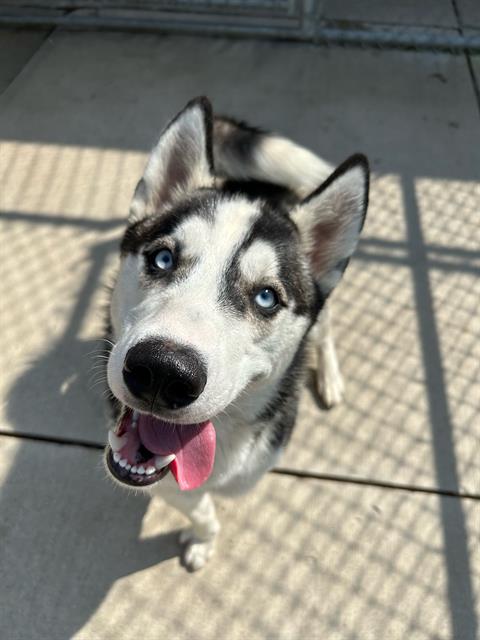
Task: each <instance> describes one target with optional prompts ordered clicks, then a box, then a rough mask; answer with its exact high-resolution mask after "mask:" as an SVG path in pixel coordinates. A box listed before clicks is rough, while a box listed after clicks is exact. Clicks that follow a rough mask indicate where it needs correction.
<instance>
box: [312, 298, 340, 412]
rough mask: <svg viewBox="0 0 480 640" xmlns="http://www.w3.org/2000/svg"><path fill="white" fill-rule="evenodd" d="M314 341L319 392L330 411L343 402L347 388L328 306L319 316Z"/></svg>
mask: <svg viewBox="0 0 480 640" xmlns="http://www.w3.org/2000/svg"><path fill="white" fill-rule="evenodd" d="M315 334H316V335H315ZM313 339H314V342H315V351H316V356H317V372H316V377H317V391H318V394H319V396H320V398H321V400H322V402H323V404H324V405H325V406H326V407H327V408H328V409H330V408H331V407H334V406H335V405H337V404H338V403H339V402H341V400H342V398H343V394H344V391H345V386H344V383H343V378H342V374H341V373H340V366H339V364H338V359H337V352H336V350H335V342H334V340H333V333H332V328H331V312H330V309H329V307H328V306H327V305H326V306H325V307H324V309H323V310H322V312H321V314H320V316H319V319H318V322H317V325H316V326H315V329H314V338H313Z"/></svg>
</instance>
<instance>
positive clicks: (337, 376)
mask: <svg viewBox="0 0 480 640" xmlns="http://www.w3.org/2000/svg"><path fill="white" fill-rule="evenodd" d="M317 392H318V395H319V396H320V400H321V401H322V404H323V405H324V406H325V408H327V409H331V408H332V407H335V406H336V405H337V404H340V402H341V401H342V399H343V395H344V393H345V384H344V382H343V378H342V374H341V373H340V371H339V370H338V369H337V368H333V369H332V370H330V371H328V372H318V373H317Z"/></svg>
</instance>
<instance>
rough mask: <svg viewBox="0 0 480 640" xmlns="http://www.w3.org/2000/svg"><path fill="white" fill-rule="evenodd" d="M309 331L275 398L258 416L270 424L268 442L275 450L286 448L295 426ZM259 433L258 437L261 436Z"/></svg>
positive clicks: (260, 419) (259, 419)
mask: <svg viewBox="0 0 480 640" xmlns="http://www.w3.org/2000/svg"><path fill="white" fill-rule="evenodd" d="M307 335H308V331H307V333H306V334H305V335H304V337H303V338H302V341H301V342H300V345H299V347H298V349H297V352H296V353H295V355H294V357H293V360H292V362H291V364H290V366H289V367H288V369H287V371H286V372H285V374H284V376H283V378H282V379H281V381H280V384H279V386H278V388H277V391H276V393H275V394H274V396H273V398H271V400H270V401H269V403H268V404H267V406H266V407H264V408H263V410H262V411H261V413H260V414H259V415H258V416H257V418H256V419H257V420H258V421H266V422H269V423H270V424H269V426H268V427H267V429H268V440H269V443H270V445H271V447H272V448H273V449H278V448H279V447H285V446H286V445H287V444H288V441H289V440H290V436H291V434H292V431H293V427H294V426H295V420H296V417H297V409H298V401H299V395H300V389H301V386H302V383H303V372H304V370H305V359H306V358H305V347H306V339H307ZM260 433H261V432H259V433H258V436H260Z"/></svg>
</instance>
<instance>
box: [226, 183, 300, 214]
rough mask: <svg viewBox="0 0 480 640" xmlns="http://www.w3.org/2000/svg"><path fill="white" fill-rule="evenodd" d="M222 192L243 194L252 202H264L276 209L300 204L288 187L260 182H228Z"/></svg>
mask: <svg viewBox="0 0 480 640" xmlns="http://www.w3.org/2000/svg"><path fill="white" fill-rule="evenodd" d="M222 191H223V193H226V194H241V195H243V196H245V197H246V198H248V199H249V200H251V201H255V200H264V201H266V202H268V203H269V204H270V206H272V207H274V208H276V207H280V208H282V209H290V208H292V207H294V206H295V205H296V204H298V203H299V202H300V200H299V198H298V197H297V196H296V195H295V194H294V193H293V191H291V190H290V189H288V188H287V187H282V186H281V185H278V184H273V183H271V182H261V181H259V180H227V181H226V182H225V183H224V184H223V186H222Z"/></svg>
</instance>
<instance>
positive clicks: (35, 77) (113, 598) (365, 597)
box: [0, 31, 480, 640]
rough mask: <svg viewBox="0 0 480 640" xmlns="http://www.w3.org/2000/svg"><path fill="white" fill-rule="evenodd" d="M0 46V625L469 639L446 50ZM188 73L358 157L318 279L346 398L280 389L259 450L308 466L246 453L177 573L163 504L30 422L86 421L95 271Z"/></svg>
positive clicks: (86, 41) (337, 152) (471, 202)
mask: <svg viewBox="0 0 480 640" xmlns="http://www.w3.org/2000/svg"><path fill="white" fill-rule="evenodd" d="M7 49H8V50H9V51H10V55H8V56H2V57H1V58H0V89H1V90H2V91H3V93H2V95H1V97H0V144H1V149H0V216H1V219H0V232H1V234H2V235H1V254H2V260H1V274H0V299H1V300H2V320H1V322H2V327H1V334H0V340H1V342H2V344H1V353H2V357H3V360H2V367H1V371H2V375H1V376H0V396H1V398H2V404H1V407H0V428H1V429H2V431H3V433H4V435H0V514H1V519H0V531H1V538H0V539H1V541H2V544H1V546H0V572H1V575H2V578H3V579H2V586H1V587H0V636H1V637H2V638H6V639H7V640H17V639H18V640H24V639H25V638H32V639H35V640H37V639H38V640H40V639H43V638H51V639H53V640H57V638H58V639H60V638H66V637H72V636H75V637H77V638H85V639H89V640H90V639H93V638H95V639H97V638H102V639H104V638H105V639H109V638H130V637H132V635H133V634H136V635H138V634H141V635H142V637H144V638H145V640H150V639H152V640H156V639H157V638H159V637H161V636H163V635H164V634H169V635H170V636H171V637H173V638H182V639H183V638H185V639H187V638H195V639H196V638H198V639H199V640H207V639H210V638H211V639H217V638H218V639H220V638H241V637H242V638H243V637H245V636H249V637H252V638H272V639H275V640H276V639H277V638H278V639H281V640H283V639H288V640H296V639H297V638H300V637H302V638H303V637H305V638H322V639H328V640H330V639H337V638H338V639H341V640H347V639H353V638H355V639H357V638H358V639H361V640H373V639H375V640H376V639H377V638H388V640H391V639H392V640H397V639H398V640H400V639H401V640H403V639H404V638H409V639H416V638H419V639H420V638H421V639H428V640H433V639H435V640H437V639H442V640H444V639H445V640H447V639H451V638H455V640H473V639H476V638H477V635H478V633H479V627H478V616H479V615H480V554H479V549H478V547H479V533H480V464H479V461H480V455H479V454H480V445H479V442H480V419H479V401H478V399H479V397H480V375H479V374H480V366H479V363H480V340H479V338H480V322H479V316H478V301H479V300H480V279H479V277H478V276H479V270H480V258H479V246H480V226H479V224H478V215H479V209H480V204H479V203H480V181H479V179H480V173H479V169H480V118H479V105H478V104H477V102H476V98H475V92H474V89H473V86H472V77H471V75H470V73H469V68H468V65H467V63H466V61H465V58H464V57H463V56H449V55H446V54H441V55H440V54H427V53H425V54H420V53H407V52H393V51H390V52H388V51H382V52H372V51H366V50H361V51H359V50H348V49H330V50H325V49H321V48H315V47H311V46H302V45H295V44H287V43H268V42H253V41H228V40H222V39H213V40H208V39H201V38H192V37H180V36H177V37H173V36H169V37H167V36H163V37H160V36H145V35H144V36H139V35H132V34H115V35H112V34H107V33H103V34H93V33H92V34H88V33H62V32H55V33H53V34H51V35H49V36H47V34H40V33H37V32H25V33H15V32H6V31H5V32H0V50H2V51H5V50H7ZM12 52H14V53H12ZM472 63H473V69H474V70H475V72H476V73H477V74H478V77H477V82H480V61H479V60H478V59H473V61H472ZM198 94H207V95H209V96H210V97H211V98H212V101H213V103H214V106H215V107H216V109H217V110H218V111H221V112H227V113H231V114H232V115H236V116H239V117H243V118H246V119H249V120H251V121H252V122H254V123H256V124H260V125H263V126H265V127H267V128H273V129H278V130H280V131H283V132H285V133H286V134H288V135H290V136H292V137H294V138H295V139H296V140H298V141H299V142H302V143H304V144H306V145H308V146H309V147H311V148H312V149H314V150H315V151H317V152H319V153H321V154H322V155H323V156H325V157H326V158H327V159H329V160H330V161H332V162H333V163H338V162H340V161H342V160H343V159H344V158H345V157H347V156H348V155H349V154H351V153H352V152H355V151H364V152H365V153H367V155H368V156H369V157H370V159H371V163H372V168H373V171H374V176H373V182H372V191H371V206H370V209H369V217H368V221H367V225H366V227H365V231H364V235H363V239H362V242H361V245H360V248H359V250H358V252H357V255H356V257H355V258H354V260H353V261H352V264H351V266H350V267H349V270H348V272H347V274H346V277H345V279H344V282H343V283H342V285H341V286H340V287H339V290H338V292H336V294H335V302H334V310H335V312H336V321H335V324H336V334H337V341H338V347H339V354H340V358H341V364H342V369H343V373H344V376H345V379H346V382H347V397H346V400H345V402H344V404H343V405H342V406H340V407H338V408H336V409H334V410H332V411H331V412H326V411H324V410H322V408H321V407H320V406H319V405H318V402H317V399H316V397H315V394H314V393H313V392H312V390H311V389H310V388H306V389H305V393H304V398H303V402H302V407H301V412H300V417H299V422H298V426H297V429H296V431H295V434H294V438H293V441H292V443H291V445H290V447H289V449H288V451H287V454H286V455H285V457H284V459H283V460H282V466H283V467H285V468H287V470H289V471H299V472H308V473H309V474H310V475H311V476H312V477H311V478H310V479H301V478H300V477H292V476H286V475H273V474H271V475H269V476H268V477H267V478H265V479H264V480H263V481H262V482H261V483H260V485H259V487H258V488H257V489H256V490H255V491H254V492H253V493H252V494H251V495H249V496H247V497H246V498H243V499H242V500H240V501H239V503H238V504H234V503H229V502H224V503H222V504H221V509H220V511H221V518H222V522H223V525H224V530H223V532H222V536H221V541H220V543H219V548H218V553H217V555H216V557H215V558H214V559H213V560H212V562H211V564H210V565H208V567H207V568H206V569H205V570H204V571H203V572H201V573H200V574H198V575H191V574H187V573H185V571H184V570H183V569H182V567H181V566H180V563H179V558H178V556H179V551H180V550H179V547H178V545H177V541H176V533H177V532H178V529H179V528H180V527H181V526H183V524H184V523H183V521H182V520H181V518H180V517H179V516H178V515H177V514H175V513H173V512H172V511H171V510H170V509H167V508H166V507H165V508H164V507H163V505H162V504H160V503H159V504H157V503H153V502H152V503H151V504H148V503H147V502H146V501H144V500H143V499H142V498H139V499H134V498H132V497H131V496H127V495H125V494H124V493H123V492H120V491H119V490H118V489H115V488H113V487H112V486H111V484H109V483H108V482H107V481H106V480H105V478H104V477H103V472H102V470H101V465H100V462H99V454H98V452H97V451H95V450H87V449H84V448H81V447H78V446H74V445H63V446H62V445H59V444H55V443H54V442H53V441H55V440H58V439H59V438H71V439H76V440H89V441H92V442H97V443H103V442H104V439H105V421H104V419H103V416H104V412H105V408H104V402H103V399H102V386H101V384H98V385H96V383H97V380H96V378H95V377H93V379H92V371H91V367H92V364H93V360H92V353H91V352H92V351H94V350H95V349H99V348H101V346H100V345H99V342H98V338H99V337H100V336H101V331H102V321H103V315H102V306H103V304H104V302H105V294H104V292H103V290H102V284H105V283H108V281H109V277H110V276H109V274H110V273H111V271H112V269H114V267H115V250H116V247H117V243H118V239H119V237H120V233H121V230H122V225H123V224H124V221H125V215H126V211H127V209H128V203H129V199H130V197H131V194H132V191H133V188H134V185H135V183H136V181H137V180H138V177H139V176H140V174H141V171H142V169H143V165H144V162H145V157H146V153H147V152H148V149H149V148H150V146H151V145H152V143H153V142H154V141H155V138H156V136H157V135H158V132H159V130H160V129H161V127H162V126H163V124H164V123H165V121H166V120H167V119H168V118H169V117H170V116H171V115H172V114H174V113H175V112H176V111H177V110H178V109H179V108H181V107H182V106H183V104H184V103H185V102H186V101H187V100H188V99H189V98H191V97H193V96H195V95H198ZM5 434H9V435H5ZM25 434H29V435H31V436H34V439H33V440H26V439H25V438H23V437H22V436H23V435H25ZM35 438H36V439H35ZM41 438H48V439H50V440H51V441H52V442H45V441H41V440H40V439H41ZM315 475H317V477H315ZM322 477H323V478H324V479H322ZM325 478H328V479H325ZM32 480H33V482H32ZM407 489H412V491H410V490H407ZM423 490H427V492H426V493H425V492H421V491H423ZM446 493H448V494H451V495H449V496H447V495H445V494H446ZM462 496H463V497H462Z"/></svg>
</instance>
